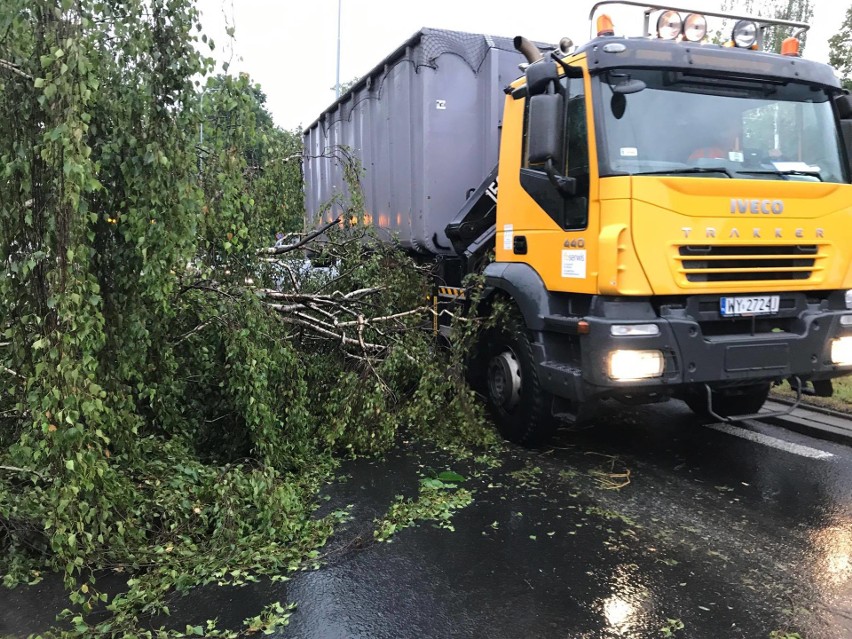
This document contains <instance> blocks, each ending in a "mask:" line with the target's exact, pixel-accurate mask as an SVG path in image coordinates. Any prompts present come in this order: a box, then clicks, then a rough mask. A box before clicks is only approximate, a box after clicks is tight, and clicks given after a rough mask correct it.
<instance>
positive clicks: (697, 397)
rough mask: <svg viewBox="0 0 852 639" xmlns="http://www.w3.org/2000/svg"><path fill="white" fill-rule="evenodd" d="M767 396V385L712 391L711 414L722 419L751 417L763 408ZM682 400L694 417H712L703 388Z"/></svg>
mask: <svg viewBox="0 0 852 639" xmlns="http://www.w3.org/2000/svg"><path fill="white" fill-rule="evenodd" d="M768 396H769V384H768V383H766V384H751V385H749V386H737V387H734V388H725V389H719V390H714V391H713V399H712V401H713V412H714V413H716V414H717V415H721V416H722V417H733V416H736V415H752V414H754V413H756V412H757V411H759V410H760V409H761V408H762V407H763V404H764V403H766V398H767V397H768ZM683 400H684V401H685V402H686V405H687V406H689V407H690V408H691V409H692V412H694V413H695V414H696V415H701V416H702V417H712V415H710V412H709V410H708V406H707V390H706V389H705V388H704V387H698V388H696V389H694V390H692V391H690V392H689V393H688V394H687V395H685V396H684V398H683Z"/></svg>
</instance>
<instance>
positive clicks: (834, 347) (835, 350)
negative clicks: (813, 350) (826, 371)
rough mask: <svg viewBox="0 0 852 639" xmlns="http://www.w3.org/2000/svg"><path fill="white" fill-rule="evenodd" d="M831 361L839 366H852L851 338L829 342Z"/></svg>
mask: <svg viewBox="0 0 852 639" xmlns="http://www.w3.org/2000/svg"><path fill="white" fill-rule="evenodd" d="M831 361H832V362H833V363H834V364H838V365H839V366H852V337H841V338H839V339H836V340H833V341H832V342H831Z"/></svg>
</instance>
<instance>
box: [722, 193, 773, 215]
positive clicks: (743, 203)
mask: <svg viewBox="0 0 852 639" xmlns="http://www.w3.org/2000/svg"><path fill="white" fill-rule="evenodd" d="M783 212H784V202H783V200H744V199H741V198H736V197H732V198H731V213H751V214H752V215H761V214H763V215H770V214H772V215H780V214H781V213H783Z"/></svg>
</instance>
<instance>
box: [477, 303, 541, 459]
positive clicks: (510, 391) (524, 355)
mask: <svg viewBox="0 0 852 639" xmlns="http://www.w3.org/2000/svg"><path fill="white" fill-rule="evenodd" d="M483 338H484V340H485V342H484V344H483V345H482V346H483V348H482V351H483V353H484V355H485V357H484V358H483V359H482V360H480V361H481V362H482V364H484V366H485V371H484V372H485V382H486V384H485V386H486V388H485V391H486V397H487V401H488V406H489V409H490V411H491V414H492V415H493V417H494V421H495V422H496V423H497V428H498V429H499V430H500V433H501V434H502V435H503V437H505V438H506V439H508V440H509V441H512V442H515V443H517V444H521V445H524V446H540V445H542V444H545V443H547V442H548V441H549V440H550V439H551V438H552V437H553V433H554V431H555V430H556V420H555V419H554V417H553V415H552V412H551V411H552V405H553V396H552V395H551V394H550V393H548V392H547V391H545V390H544V389H542V388H541V384H540V383H539V378H538V370H537V368H536V365H535V360H534V359H533V354H532V339H531V336H530V333H529V331H528V330H527V328H526V326H525V324H524V321H523V319H522V318H521V317H520V314H519V313H517V312H514V313H512V315H511V316H510V317H509V318H508V319H507V320H506V322H505V323H504V325H503V326H502V327H500V328H496V329H493V330H491V331H489V332H488V333H486V334H485V335H484V336H483Z"/></svg>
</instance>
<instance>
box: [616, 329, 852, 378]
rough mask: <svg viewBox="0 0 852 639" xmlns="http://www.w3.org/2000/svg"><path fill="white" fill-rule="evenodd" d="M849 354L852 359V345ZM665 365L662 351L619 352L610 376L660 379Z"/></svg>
mask: <svg viewBox="0 0 852 639" xmlns="http://www.w3.org/2000/svg"><path fill="white" fill-rule="evenodd" d="M850 339H852V338H850ZM849 354H850V356H851V357H852V344H850V352H849ZM664 365H665V361H664V360H663V353H662V352H661V351H628V350H617V351H612V352H611V353H610V354H609V376H610V377H611V378H612V379H614V380H617V381H620V382H625V381H631V380H637V379H648V378H650V377H659V376H660V375H662V374H663V367H664Z"/></svg>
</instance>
